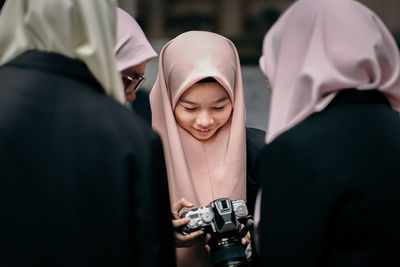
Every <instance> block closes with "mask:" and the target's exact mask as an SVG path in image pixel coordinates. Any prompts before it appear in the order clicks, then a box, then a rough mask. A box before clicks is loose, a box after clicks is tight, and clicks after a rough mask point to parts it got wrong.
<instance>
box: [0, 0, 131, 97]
mask: <svg viewBox="0 0 400 267" xmlns="http://www.w3.org/2000/svg"><path fill="white" fill-rule="evenodd" d="M115 8H116V1H115V0H103V1H98V0H75V1H71V0H57V1H54V0H35V1H30V0H12V1H7V2H6V3H5V5H4V6H3V8H2V11H1V13H0V32H1V34H0V47H1V49H0V64H4V63H6V62H8V61H10V60H11V59H13V58H14V57H16V56H18V55H20V54H22V53H24V52H25V51H27V50H33V49H35V50H40V51H47V52H55V53H59V54H62V55H64V56H67V57H71V58H76V59H80V60H82V61H83V62H84V63H85V64H86V65H87V66H88V68H89V70H90V71H91V72H92V74H93V75H94V76H95V77H96V79H97V80H98V81H99V82H100V84H101V85H102V86H103V89H104V91H105V92H106V93H107V94H108V95H110V96H112V97H113V98H114V99H116V100H117V101H119V102H121V103H124V102H125V98H124V95H123V91H122V83H121V77H120V75H119V73H117V71H116V63H115V54H114V52H113V50H114V45H115V31H116V30H115V28H116V23H115V22H116V20H115V15H116V14H115V13H116V12H115Z"/></svg>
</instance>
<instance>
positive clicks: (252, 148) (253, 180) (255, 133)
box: [246, 128, 265, 215]
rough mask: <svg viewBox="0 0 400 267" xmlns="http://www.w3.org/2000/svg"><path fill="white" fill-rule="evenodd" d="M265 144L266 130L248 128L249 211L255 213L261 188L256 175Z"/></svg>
mask: <svg viewBox="0 0 400 267" xmlns="http://www.w3.org/2000/svg"><path fill="white" fill-rule="evenodd" d="M264 146H265V132H264V131H262V130H259V129H256V128H246V153H247V168H246V170H247V180H246V196H247V208H248V209H249V213H250V214H251V215H254V206H255V201H256V197H257V192H258V188H259V182H258V181H257V177H256V166H257V165H256V164H257V160H258V157H259V155H260V153H261V151H262V149H263V148H264Z"/></svg>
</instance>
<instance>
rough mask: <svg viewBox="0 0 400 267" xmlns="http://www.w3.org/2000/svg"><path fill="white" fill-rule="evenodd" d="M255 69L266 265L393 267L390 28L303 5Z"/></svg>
mask: <svg viewBox="0 0 400 267" xmlns="http://www.w3.org/2000/svg"><path fill="white" fill-rule="evenodd" d="M260 67H261V69H262V71H263V72H264V73H265V75H266V77H267V78H268V80H269V83H270V85H271V89H272V97H271V106H270V117H269V124H268V130H267V132H268V134H267V138H266V142H267V143H268V145H267V147H266V148H265V150H263V152H262V154H261V160H260V172H259V180H260V182H261V190H262V197H261V202H260V203H261V205H260V206H259V207H260V212H261V213H260V216H259V217H258V218H257V219H259V224H258V240H259V242H258V248H259V252H260V259H262V264H263V266H308V267H313V266H364V267H365V266H400V258H399V257H398V250H399V244H400V228H399V225H400V216H399V213H398V212H397V210H398V207H399V206H400V194H399V192H400V179H399V173H400V164H398V155H399V154H400V138H399V137H400V120H399V114H398V112H399V111H400V84H399V81H400V60H399V49H398V47H397V45H396V43H395V41H394V38H393V37H392V35H391V34H390V32H389V31H388V29H387V28H386V26H385V25H384V24H383V23H382V21H381V20H380V19H379V18H378V17H377V16H376V14H374V13H373V12H372V11H371V10H369V9H368V8H366V7H365V6H363V5H362V4H360V3H359V2H357V1H353V0H335V1H332V0H299V1H296V2H295V3H294V4H293V5H292V6H291V7H290V8H289V9H288V10H287V11H286V12H285V13H284V14H283V15H282V16H281V17H280V19H279V20H278V21H277V22H276V23H275V25H274V26H273V27H272V28H271V29H270V31H269V32H268V33H267V35H266V36H265V39H264V44H263V55H262V57H261V58H260ZM265 164H268V166H267V167H266V166H264V165H265Z"/></svg>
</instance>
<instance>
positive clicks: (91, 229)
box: [0, 51, 175, 266]
mask: <svg viewBox="0 0 400 267" xmlns="http://www.w3.org/2000/svg"><path fill="white" fill-rule="evenodd" d="M0 176H1V179H0V212H1V220H0V266H162V265H174V262H175V258H174V253H175V252H174V249H173V247H174V246H173V239H172V226H171V221H170V216H169V212H170V207H169V198H168V188H167V184H166V181H167V178H166V172H165V165H164V157H163V151H162V145H161V142H160V138H159V137H158V135H157V134H155V133H154V132H153V131H152V130H151V129H150V127H149V126H147V125H146V123H144V122H143V121H142V120H141V119H140V118H139V117H137V116H136V115H135V114H133V113H132V112H131V111H130V110H128V109H127V108H126V107H123V106H122V105H120V104H118V103H117V102H116V101H114V100H113V99H111V98H110V97H108V96H106V95H105V94H104V93H103V91H102V89H101V86H100V85H99V83H98V82H97V81H96V80H95V78H94V77H93V76H92V74H91V73H90V71H89V70H88V68H87V67H86V65H85V64H83V63H82V62H81V61H78V60H74V59H70V58H67V57H64V56H62V55H59V54H55V53H45V52H38V51H30V52H27V53H24V54H23V55H21V56H19V57H17V58H16V59H14V60H13V61H11V62H10V63H8V64H6V65H4V66H2V67H1V68H0Z"/></svg>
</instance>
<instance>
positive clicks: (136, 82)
mask: <svg viewBox="0 0 400 267" xmlns="http://www.w3.org/2000/svg"><path fill="white" fill-rule="evenodd" d="M121 76H122V82H123V83H124V87H125V89H128V88H129V89H130V88H133V89H134V90H135V91H137V90H139V88H140V86H142V84H143V83H144V81H145V80H146V78H145V77H143V76H140V77H139V78H134V77H131V76H129V75H126V74H121Z"/></svg>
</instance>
